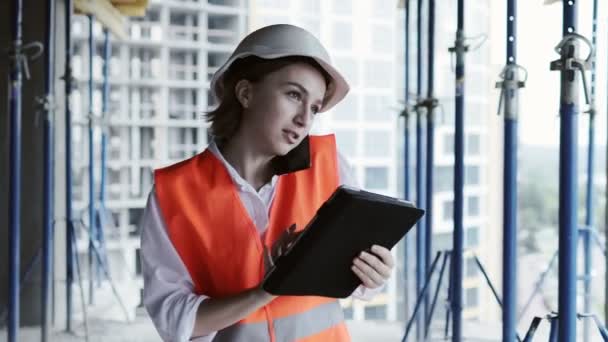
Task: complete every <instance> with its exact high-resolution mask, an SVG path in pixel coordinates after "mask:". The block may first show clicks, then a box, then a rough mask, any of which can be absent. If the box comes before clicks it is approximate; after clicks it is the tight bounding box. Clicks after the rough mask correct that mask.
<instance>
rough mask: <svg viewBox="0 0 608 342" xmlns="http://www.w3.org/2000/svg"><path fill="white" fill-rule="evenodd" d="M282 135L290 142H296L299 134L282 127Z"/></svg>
mask: <svg viewBox="0 0 608 342" xmlns="http://www.w3.org/2000/svg"><path fill="white" fill-rule="evenodd" d="M283 135H284V136H285V138H286V139H287V141H289V143H290V144H295V143H297V142H298V139H300V135H299V134H298V133H296V132H294V131H292V130H290V129H284V130H283Z"/></svg>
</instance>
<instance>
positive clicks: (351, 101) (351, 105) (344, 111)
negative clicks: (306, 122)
mask: <svg viewBox="0 0 608 342" xmlns="http://www.w3.org/2000/svg"><path fill="white" fill-rule="evenodd" d="M358 98H359V97H358V96H356V95H355V94H350V95H347V96H346V97H345V98H344V99H343V100H342V101H341V102H340V103H338V104H337V105H336V107H335V109H334V115H333V116H332V118H333V119H334V120H336V121H346V122H349V123H351V122H353V121H357V120H358V118H359V106H358V102H357V100H358Z"/></svg>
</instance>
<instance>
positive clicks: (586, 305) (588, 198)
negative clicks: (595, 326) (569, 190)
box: [583, 0, 598, 342]
mask: <svg viewBox="0 0 608 342" xmlns="http://www.w3.org/2000/svg"><path fill="white" fill-rule="evenodd" d="M597 15H598V6H597V0H594V1H593V20H592V21H593V23H592V31H591V32H592V36H591V37H592V45H593V47H594V49H593V57H592V60H591V63H592V64H591V98H590V103H589V137H588V139H589V142H588V144H587V185H586V189H585V190H586V194H585V209H586V212H585V215H586V217H585V225H586V226H587V229H589V230H593V229H594V227H593V224H594V222H593V213H594V207H593V175H594V172H593V166H594V156H593V155H594V154H595V146H594V145H595V86H596V82H597V80H596V71H597V70H596V61H595V58H596V49H597ZM583 244H584V248H583V251H584V266H583V267H584V271H585V280H584V283H583V284H584V285H583V288H584V299H583V310H584V312H585V313H590V312H591V269H592V267H593V254H592V253H591V232H590V231H589V232H587V234H585V235H584V239H583ZM590 331H591V326H590V324H589V320H588V319H586V320H584V321H583V341H585V342H587V341H589V334H590Z"/></svg>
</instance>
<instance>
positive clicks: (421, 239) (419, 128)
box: [416, 0, 427, 340]
mask: <svg viewBox="0 0 608 342" xmlns="http://www.w3.org/2000/svg"><path fill="white" fill-rule="evenodd" d="M422 4H423V0H418V5H417V8H416V9H417V13H418V20H417V29H416V33H417V34H418V40H417V49H416V50H417V51H416V53H417V58H416V62H417V64H418V65H417V75H416V79H417V90H416V96H417V99H416V101H417V102H418V104H417V105H416V203H417V204H418V206H419V207H421V206H424V205H425V204H426V201H425V193H424V186H425V181H424V164H425V156H424V145H425V137H424V130H423V113H422V109H423V107H422V106H420V103H419V101H420V99H421V98H422ZM422 209H425V208H422ZM425 223H426V222H425V220H420V221H418V226H417V229H416V290H417V293H418V294H419V293H421V292H422V290H423V286H424V283H425V279H426V274H427V267H426V264H425V261H426V252H425V246H426V239H425V233H426V231H425ZM425 308H426V300H425ZM425 317H426V310H425V309H423V311H422V314H421V315H420V316H418V318H417V320H416V337H417V340H420V339H421V338H422V335H423V332H424V330H423V327H424V318H425Z"/></svg>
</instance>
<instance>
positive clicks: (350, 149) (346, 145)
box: [336, 129, 357, 158]
mask: <svg viewBox="0 0 608 342" xmlns="http://www.w3.org/2000/svg"><path fill="white" fill-rule="evenodd" d="M336 140H337V144H338V149H339V150H340V152H341V153H342V154H344V155H346V156H348V157H351V158H352V157H356V156H357V132H356V131H355V130H353V129H339V130H338V129H337V130H336Z"/></svg>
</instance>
